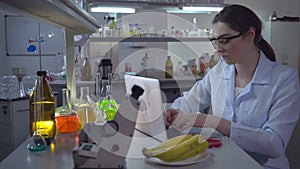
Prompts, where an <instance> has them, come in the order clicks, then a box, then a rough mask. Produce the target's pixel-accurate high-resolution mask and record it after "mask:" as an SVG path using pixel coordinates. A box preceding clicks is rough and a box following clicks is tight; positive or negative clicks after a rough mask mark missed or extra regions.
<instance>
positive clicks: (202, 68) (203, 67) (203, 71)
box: [199, 56, 205, 75]
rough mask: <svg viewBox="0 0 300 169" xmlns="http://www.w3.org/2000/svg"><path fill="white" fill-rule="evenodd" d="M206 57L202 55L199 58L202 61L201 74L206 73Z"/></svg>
mask: <svg viewBox="0 0 300 169" xmlns="http://www.w3.org/2000/svg"><path fill="white" fill-rule="evenodd" d="M204 59H205V57H204V56H201V57H200V58H199V63H200V66H199V67H200V74H201V75H204V73H205V64H204V63H203V62H204Z"/></svg>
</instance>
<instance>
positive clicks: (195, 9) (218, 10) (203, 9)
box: [182, 6, 223, 12]
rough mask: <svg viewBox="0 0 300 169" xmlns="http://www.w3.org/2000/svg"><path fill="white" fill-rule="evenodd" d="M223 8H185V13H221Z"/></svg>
mask: <svg viewBox="0 0 300 169" xmlns="http://www.w3.org/2000/svg"><path fill="white" fill-rule="evenodd" d="M222 9H223V7H220V6H218V7H210V6H206V7H205V6H183V7H182V10H183V11H199V12H220V11H221V10H222Z"/></svg>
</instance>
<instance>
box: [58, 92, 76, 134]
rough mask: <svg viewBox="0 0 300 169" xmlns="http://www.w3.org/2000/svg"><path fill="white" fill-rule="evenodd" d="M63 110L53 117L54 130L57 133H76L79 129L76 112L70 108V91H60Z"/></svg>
mask: <svg viewBox="0 0 300 169" xmlns="http://www.w3.org/2000/svg"><path fill="white" fill-rule="evenodd" d="M62 97H63V108H62V109H61V110H60V111H59V112H58V114H56V115H55V121H56V129H57V130H58V132H62V133H70V132H76V131H77V130H78V129H79V127H80V120H79V117H78V116H77V112H76V111H74V110H73V109H72V108H71V102H70V90H68V89H66V88H64V89H62Z"/></svg>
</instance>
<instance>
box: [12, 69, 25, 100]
mask: <svg viewBox="0 0 300 169" xmlns="http://www.w3.org/2000/svg"><path fill="white" fill-rule="evenodd" d="M12 74H13V75H15V76H16V77H17V78H18V83H19V91H20V95H19V96H20V97H24V96H26V94H25V91H24V86H23V77H24V76H26V68H24V67H13V68H12Z"/></svg>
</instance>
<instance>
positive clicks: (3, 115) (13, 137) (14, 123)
mask: <svg viewBox="0 0 300 169" xmlns="http://www.w3.org/2000/svg"><path fill="white" fill-rule="evenodd" d="M29 112H30V111H29V98H28V97H25V98H17V99H13V100H4V99H1V100H0V133H1V138H0V150H1V151H0V161H2V160H3V159H4V158H5V157H6V156H7V155H8V154H9V153H10V152H12V151H13V150H14V149H15V148H17V147H18V146H19V145H20V144H21V143H23V142H24V141H25V140H26V139H27V138H28V136H29V135H30V133H29V116H30V113H29Z"/></svg>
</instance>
